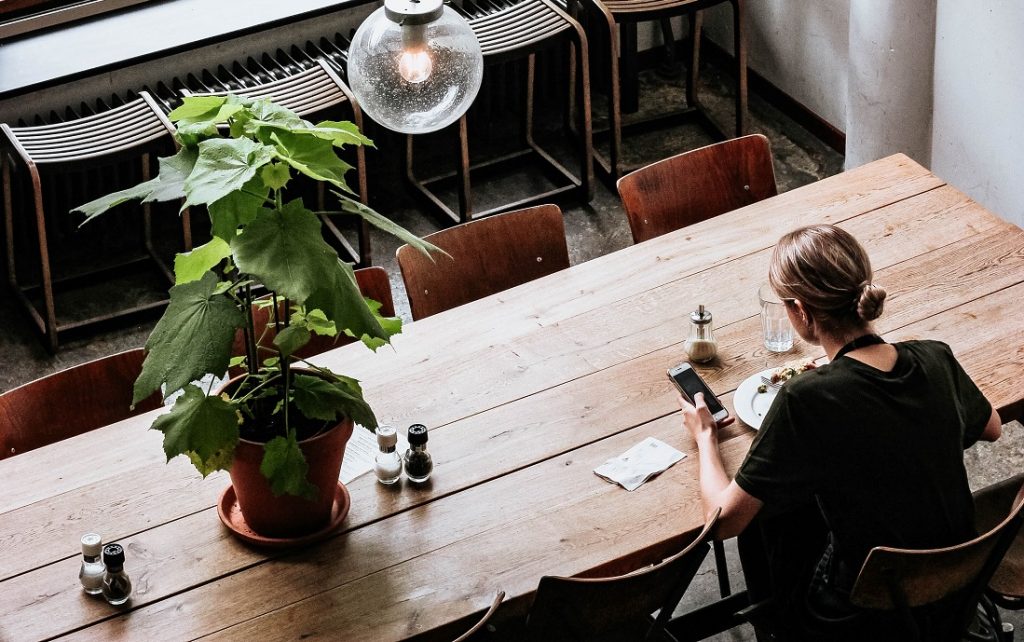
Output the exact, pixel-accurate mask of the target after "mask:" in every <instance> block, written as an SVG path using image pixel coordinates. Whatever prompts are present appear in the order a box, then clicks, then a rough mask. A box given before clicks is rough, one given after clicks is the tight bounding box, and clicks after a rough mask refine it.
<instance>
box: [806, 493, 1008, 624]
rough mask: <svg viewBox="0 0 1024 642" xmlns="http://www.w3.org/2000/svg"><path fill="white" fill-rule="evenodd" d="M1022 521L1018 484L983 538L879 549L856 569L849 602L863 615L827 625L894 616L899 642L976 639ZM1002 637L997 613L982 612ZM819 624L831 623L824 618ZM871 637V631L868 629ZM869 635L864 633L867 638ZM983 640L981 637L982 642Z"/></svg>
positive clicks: (871, 553)
mask: <svg viewBox="0 0 1024 642" xmlns="http://www.w3.org/2000/svg"><path fill="white" fill-rule="evenodd" d="M1022 521H1024V487H1021V486H1020V485H1019V484H1018V487H1017V489H1016V498H1015V500H1014V501H1013V502H1012V505H1011V510H1010V512H1009V515H1007V513H1005V512H1004V513H1003V519H1002V521H1000V522H999V523H998V524H996V525H995V526H994V527H992V528H991V529H989V530H988V531H987V532H986V533H985V534H984V535H981V536H979V537H976V538H975V539H972V540H970V541H969V542H964V543H963V544H958V545H956V546H950V547H947V548H939V549H930V550H908V549H898V548H889V547H886V546H877V547H875V548H873V549H871V552H869V553H868V557H867V559H865V560H864V565H863V566H862V567H861V569H860V573H859V574H858V576H857V581H856V582H855V583H854V586H853V591H851V593H850V602H851V603H852V604H853V605H854V606H855V607H859V608H860V609H863V612H861V613H859V614H854V615H851V616H848V617H843V618H841V619H839V620H833V621H832V622H831V623H833V624H836V623H838V622H842V624H843V626H850V625H851V623H853V624H854V625H855V623H856V621H857V620H864V619H866V618H870V617H871V616H872V612H874V613H879V612H886V613H890V614H893V615H895V616H896V617H895V620H894V624H895V627H896V628H898V629H899V631H898V637H899V639H900V640H920V641H928V642H959V641H960V640H962V639H965V638H969V639H976V638H975V637H974V636H973V635H971V634H970V633H969V632H968V631H969V627H970V625H971V623H972V622H973V621H974V619H975V617H976V614H977V609H978V605H979V602H980V601H981V598H982V594H983V591H984V589H985V586H986V585H987V584H988V583H989V580H990V579H991V578H992V576H993V574H994V573H995V571H996V569H997V568H998V567H999V564H1000V561H1001V560H1002V559H1003V556H1004V555H1005V553H1006V551H1007V549H1008V548H1009V547H1010V545H1011V544H1012V543H1013V541H1014V539H1015V538H1016V537H1017V534H1018V532H1019V531H1020V528H1021V522H1022ZM986 610H987V611H988V613H989V615H990V618H991V617H995V618H996V620H995V621H994V622H990V623H991V624H992V625H993V626H994V627H995V629H996V633H997V635H998V634H1001V627H999V624H998V613H994V609H986ZM822 622H824V623H829V621H828V620H827V619H822ZM870 632H871V633H873V632H874V630H873V629H871V630H870ZM866 634H867V633H865V635H866ZM981 639H984V638H981Z"/></svg>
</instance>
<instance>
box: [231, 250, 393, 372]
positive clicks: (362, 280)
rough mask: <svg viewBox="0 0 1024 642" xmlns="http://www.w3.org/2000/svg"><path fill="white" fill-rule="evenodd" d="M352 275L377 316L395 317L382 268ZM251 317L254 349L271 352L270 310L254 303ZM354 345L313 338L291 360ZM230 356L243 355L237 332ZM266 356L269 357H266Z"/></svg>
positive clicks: (344, 340) (240, 335) (346, 339)
mask: <svg viewBox="0 0 1024 642" xmlns="http://www.w3.org/2000/svg"><path fill="white" fill-rule="evenodd" d="M355 275H356V283H357V284H358V285H359V291H360V292H362V293H363V296H364V297H366V298H368V299H372V300H374V301H376V302H378V303H380V310H379V312H380V314H381V315H382V316H386V317H393V316H395V303H394V298H393V297H392V294H391V281H390V280H389V279H388V273H387V270H385V269H384V268H382V267H378V266H374V267H368V268H362V269H359V270H356V271H355ZM284 313H285V310H284V302H283V301H282V302H280V303H279V304H278V314H279V315H284ZM252 315H253V326H254V328H255V330H256V338H257V340H258V345H259V346H262V347H265V348H269V349H274V348H273V345H274V337H275V336H276V333H275V332H274V329H273V328H274V310H273V306H265V305H258V304H255V303H254V304H253V306H252ZM354 341H355V339H353V338H352V337H349V336H348V335H345V334H340V335H338V336H336V337H327V336H322V335H319V334H314V335H313V336H312V338H311V339H310V340H309V343H307V344H306V345H304V346H302V347H301V348H300V349H299V350H298V351H296V353H295V356H297V357H300V358H302V359H306V358H309V357H312V356H313V355H316V354H320V353H321V352H326V351H328V350H330V349H332V348H337V347H339V346H343V345H347V344H349V343H352V342H354ZM231 354H234V355H244V354H245V335H244V333H243V332H242V331H241V330H239V331H238V333H236V334H235V343H234V347H233V348H232V353H231ZM266 356H270V355H269V353H268V354H267V355H266ZM260 362H261V363H262V359H260ZM241 373H242V370H241V369H237V370H233V371H232V372H231V374H232V375H237V374H241Z"/></svg>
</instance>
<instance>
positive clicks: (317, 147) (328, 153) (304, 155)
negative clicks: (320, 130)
mask: <svg viewBox="0 0 1024 642" xmlns="http://www.w3.org/2000/svg"><path fill="white" fill-rule="evenodd" d="M270 138H271V140H272V141H273V142H274V143H275V144H276V148H277V157H278V158H280V159H281V160H283V161H284V162H286V163H288V164H289V165H291V166H292V167H294V168H295V169H296V170H298V171H300V172H302V173H303V174H305V175H306V176H309V177H310V178H314V179H316V180H318V181H326V182H328V183H330V184H332V185H334V186H335V187H337V188H339V189H343V190H345V191H346V192H351V191H352V190H351V189H350V188H349V186H348V184H347V183H346V182H345V172H347V171H348V170H350V169H352V166H351V165H349V164H348V163H346V162H345V161H343V160H341V159H340V158H338V154H337V152H335V151H334V145H332V144H331V141H329V140H324V139H322V138H317V137H315V136H302V135H299V134H293V133H292V132H290V131H285V130H275V131H274V133H273V134H271V136H270Z"/></svg>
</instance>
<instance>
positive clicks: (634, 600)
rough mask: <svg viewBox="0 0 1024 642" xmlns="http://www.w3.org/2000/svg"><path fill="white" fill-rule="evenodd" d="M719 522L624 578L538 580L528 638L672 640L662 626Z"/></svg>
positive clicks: (713, 520) (710, 523)
mask: <svg viewBox="0 0 1024 642" xmlns="http://www.w3.org/2000/svg"><path fill="white" fill-rule="evenodd" d="M717 521H718V512H716V513H715V515H714V516H713V517H712V518H711V519H710V520H708V523H707V524H705V525H704V530H702V531H701V532H700V534H698V535H697V536H696V537H694V538H693V540H691V541H690V542H689V543H688V544H687V545H686V546H685V547H684V548H683V549H682V550H681V551H679V552H678V553H675V554H673V555H672V556H670V557H668V558H666V559H664V560H662V561H661V562H659V563H657V564H655V565H653V566H650V567H647V568H645V569H642V570H639V571H636V572H633V573H629V574H627V575H619V576H616V577H602V578H573V577H554V576H545V577H542V578H541V580H540V584H539V585H538V587H537V596H536V598H535V599H534V602H533V606H532V607H531V609H530V614H529V616H528V618H527V622H526V629H527V632H528V633H529V635H530V639H533V640H544V641H555V640H579V641H582V640H587V641H588V642H598V641H600V640H609V641H611V640H614V641H615V642H628V641H629V640H655V639H659V637H658V636H662V637H663V638H667V639H674V638H671V636H669V635H668V634H667V632H665V624H666V623H667V622H668V620H669V618H671V617H672V612H673V611H674V610H675V608H676V605H678V604H679V600H681V599H682V597H683V593H684V592H685V591H686V588H687V587H688V586H689V585H690V582H691V581H692V580H693V577H694V576H695V575H696V574H697V570H698V569H699V568H700V565H701V563H702V562H703V561H704V558H705V556H707V553H708V550H710V548H711V547H710V545H709V544H708V541H709V540H710V539H711V536H712V532H713V529H714V527H715V524H716V522H717ZM656 610H657V611H658V615H657V617H656V618H653V619H652V618H651V614H652V613H654V611H656Z"/></svg>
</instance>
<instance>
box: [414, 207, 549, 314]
mask: <svg viewBox="0 0 1024 642" xmlns="http://www.w3.org/2000/svg"><path fill="white" fill-rule="evenodd" d="M425 238H426V240H428V241H430V242H431V243H433V244H434V245H436V246H437V247H439V248H441V249H442V250H444V251H445V252H447V253H448V254H449V255H450V256H444V255H432V256H431V257H427V256H424V255H423V254H422V253H421V252H419V251H418V250H416V249H414V248H411V247H409V246H408V245H403V246H402V247H400V248H398V266H399V267H400V268H401V269H402V279H403V280H404V281H405V290H406V293H407V294H408V295H409V306H410V308H411V309H412V318H413V319H422V318H424V317H429V316H430V315H432V314H437V313H438V312H443V311H445V310H448V309H450V308H454V307H456V306H459V305H463V304H465V303H469V302H470V301H476V300H477V299H482V298H483V297H485V296H489V295H491V294H494V293H496V292H501V291H502V290H507V289H508V288H511V287H514V286H517V285H520V284H522V283H526V282H527V281H532V280H534V279H539V278H540V277H542V276H547V275H548V274H552V273H554V272H557V271H558V270H562V269H565V268H567V267H569V249H568V248H567V247H566V244H565V224H564V222H563V221H562V211H561V210H560V209H559V208H558V207H557V206H555V205H538V206H537V207H531V208H527V209H524V210H517V211H515V212H506V213H504V214H499V215H497V216H492V217H490V218H486V219H480V220H479V221H472V222H470V223H464V224H462V225H457V226H455V227H452V228H449V229H447V230H441V231H440V232H435V233H433V234H430V235H428V236H426V237H425Z"/></svg>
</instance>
